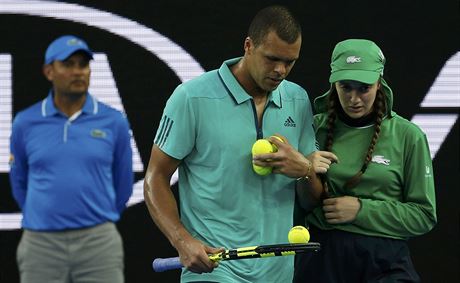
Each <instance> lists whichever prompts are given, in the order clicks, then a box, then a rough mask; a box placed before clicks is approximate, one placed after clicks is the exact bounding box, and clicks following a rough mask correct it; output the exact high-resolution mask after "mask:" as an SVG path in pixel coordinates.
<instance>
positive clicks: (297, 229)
mask: <svg viewBox="0 0 460 283" xmlns="http://www.w3.org/2000/svg"><path fill="white" fill-rule="evenodd" d="M288 240H289V243H291V244H306V243H308V241H310V232H308V230H307V228H305V227H303V226H294V227H292V228H291V230H290V231H289V234H288Z"/></svg>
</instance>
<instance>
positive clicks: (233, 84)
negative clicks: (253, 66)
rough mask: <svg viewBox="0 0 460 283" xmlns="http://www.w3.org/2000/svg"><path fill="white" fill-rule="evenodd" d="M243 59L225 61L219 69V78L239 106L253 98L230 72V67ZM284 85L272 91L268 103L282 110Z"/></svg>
mask: <svg viewBox="0 0 460 283" xmlns="http://www.w3.org/2000/svg"><path fill="white" fill-rule="evenodd" d="M241 58H242V57H238V58H234V59H229V60H226V61H224V63H222V66H221V67H220V68H219V76H220V77H221V79H222V81H223V82H224V84H225V86H226V87H227V89H228V90H229V93H230V95H231V96H232V97H233V98H234V99H235V101H236V102H237V103H238V104H241V103H243V102H245V101H247V100H249V99H251V98H252V97H251V96H250V95H249V94H248V93H247V92H246V91H245V90H244V89H243V87H242V86H241V85H240V83H239V82H238V81H237V80H236V78H235V76H234V75H233V73H232V71H231V70H230V66H232V65H234V64H236V63H238V61H240V60H241ZM283 83H284V81H283V82H281V84H280V85H279V86H278V87H277V88H276V89H274V90H273V91H271V92H270V93H269V94H268V102H267V103H270V102H271V103H273V104H274V105H276V106H277V107H279V108H281V106H282V104H281V89H282V88H280V86H281V85H282V84H283Z"/></svg>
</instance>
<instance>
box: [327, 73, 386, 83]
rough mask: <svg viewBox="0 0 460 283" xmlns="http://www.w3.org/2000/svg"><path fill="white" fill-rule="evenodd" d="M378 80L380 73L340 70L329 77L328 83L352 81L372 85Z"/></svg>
mask: <svg viewBox="0 0 460 283" xmlns="http://www.w3.org/2000/svg"><path fill="white" fill-rule="evenodd" d="M379 78H380V73H378V72H372V71H363V70H340V71H337V72H334V73H332V74H331V76H330V77H329V82H330V83H335V82H338V81H345V80H352V81H358V82H362V83H365V84H373V83H375V82H376V81H377V80H378V79H379Z"/></svg>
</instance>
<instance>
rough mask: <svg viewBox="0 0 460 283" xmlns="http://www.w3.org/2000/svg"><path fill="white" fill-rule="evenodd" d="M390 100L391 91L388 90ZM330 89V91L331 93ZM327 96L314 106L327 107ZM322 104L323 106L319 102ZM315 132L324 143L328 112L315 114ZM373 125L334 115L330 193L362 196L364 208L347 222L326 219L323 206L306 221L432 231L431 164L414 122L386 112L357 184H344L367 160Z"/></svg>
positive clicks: (401, 234)
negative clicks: (357, 124)
mask: <svg viewBox="0 0 460 283" xmlns="http://www.w3.org/2000/svg"><path fill="white" fill-rule="evenodd" d="M385 90H386V91H385V93H386V99H387V105H389V106H388V107H389V109H391V106H392V102H393V101H392V100H393V97H392V93H391V90H389V88H386V89H385ZM327 94H328V93H326V95H327ZM324 98H325V95H324V96H321V97H319V98H318V99H317V100H316V101H315V107H317V108H318V109H321V110H325V107H324V104H323V103H325V99H324ZM321 104H322V105H321ZM314 122H315V128H316V137H317V139H318V142H319V144H320V145H321V146H324V145H325V141H326V135H327V113H326V112H323V113H320V114H317V115H315V119H314ZM373 133H374V126H373V125H370V126H367V127H360V128H357V127H350V126H348V125H346V124H344V123H343V122H342V121H340V120H339V119H336V124H335V128H334V140H333V146H332V152H333V153H335V154H336V155H337V156H338V158H339V160H340V163H338V164H333V165H331V167H330V169H329V171H328V172H327V183H328V187H329V191H330V194H331V195H332V196H336V197H337V196H345V195H349V196H354V197H357V198H359V200H360V202H361V209H360V210H359V212H358V214H357V217H356V219H355V220H354V221H353V222H351V223H347V224H338V225H332V224H328V223H327V222H326V220H325V218H324V214H323V211H322V208H321V207H317V208H315V209H314V210H313V212H312V213H310V214H309V215H308V216H307V223H308V224H310V225H314V226H316V227H319V228H321V229H339V230H344V231H349V232H354V233H359V234H364V235H369V236H380V237H386V238H394V239H407V238H410V237H413V236H417V235H421V234H424V233H426V232H428V231H430V230H431V229H432V228H433V226H434V225H435V223H436V203H435V191H434V180H433V167H432V162H431V157H430V151H429V148H428V143H427V139H426V136H425V134H424V133H423V132H422V131H421V130H420V128H419V127H417V126H416V125H415V124H413V123H411V122H410V121H408V120H406V119H404V118H402V117H401V116H399V115H397V114H396V113H394V112H392V111H388V113H387V116H386V117H385V119H384V120H383V122H382V125H381V132H380V137H379V139H378V141H377V144H376V146H375V150H374V153H373V154H372V161H371V162H370V163H369V165H368V168H367V170H366V172H365V173H364V174H363V175H362V178H361V181H360V182H359V183H358V185H357V186H356V187H354V188H351V189H344V188H343V186H344V184H345V183H346V181H348V180H349V179H350V178H351V177H352V176H353V175H355V174H356V172H358V171H359V169H360V168H361V167H362V165H363V160H364V158H365V155H366V153H367V149H368V147H369V144H370V141H371V139H372V135H373Z"/></svg>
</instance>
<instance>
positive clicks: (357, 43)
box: [329, 39, 385, 84]
mask: <svg viewBox="0 0 460 283" xmlns="http://www.w3.org/2000/svg"><path fill="white" fill-rule="evenodd" d="M384 65H385V57H384V56H383V53H382V50H380V48H379V47H378V46H377V45H376V44H375V43H374V42H372V41H370V40H366V39H348V40H344V41H341V42H339V43H337V45H336V46H335V48H334V51H333V52H332V58H331V76H330V77H329V82H330V83H335V82H337V81H343V80H354V81H359V82H363V83H366V84H373V83H375V82H376V81H377V80H378V79H379V78H380V76H382V75H383V67H384Z"/></svg>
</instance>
